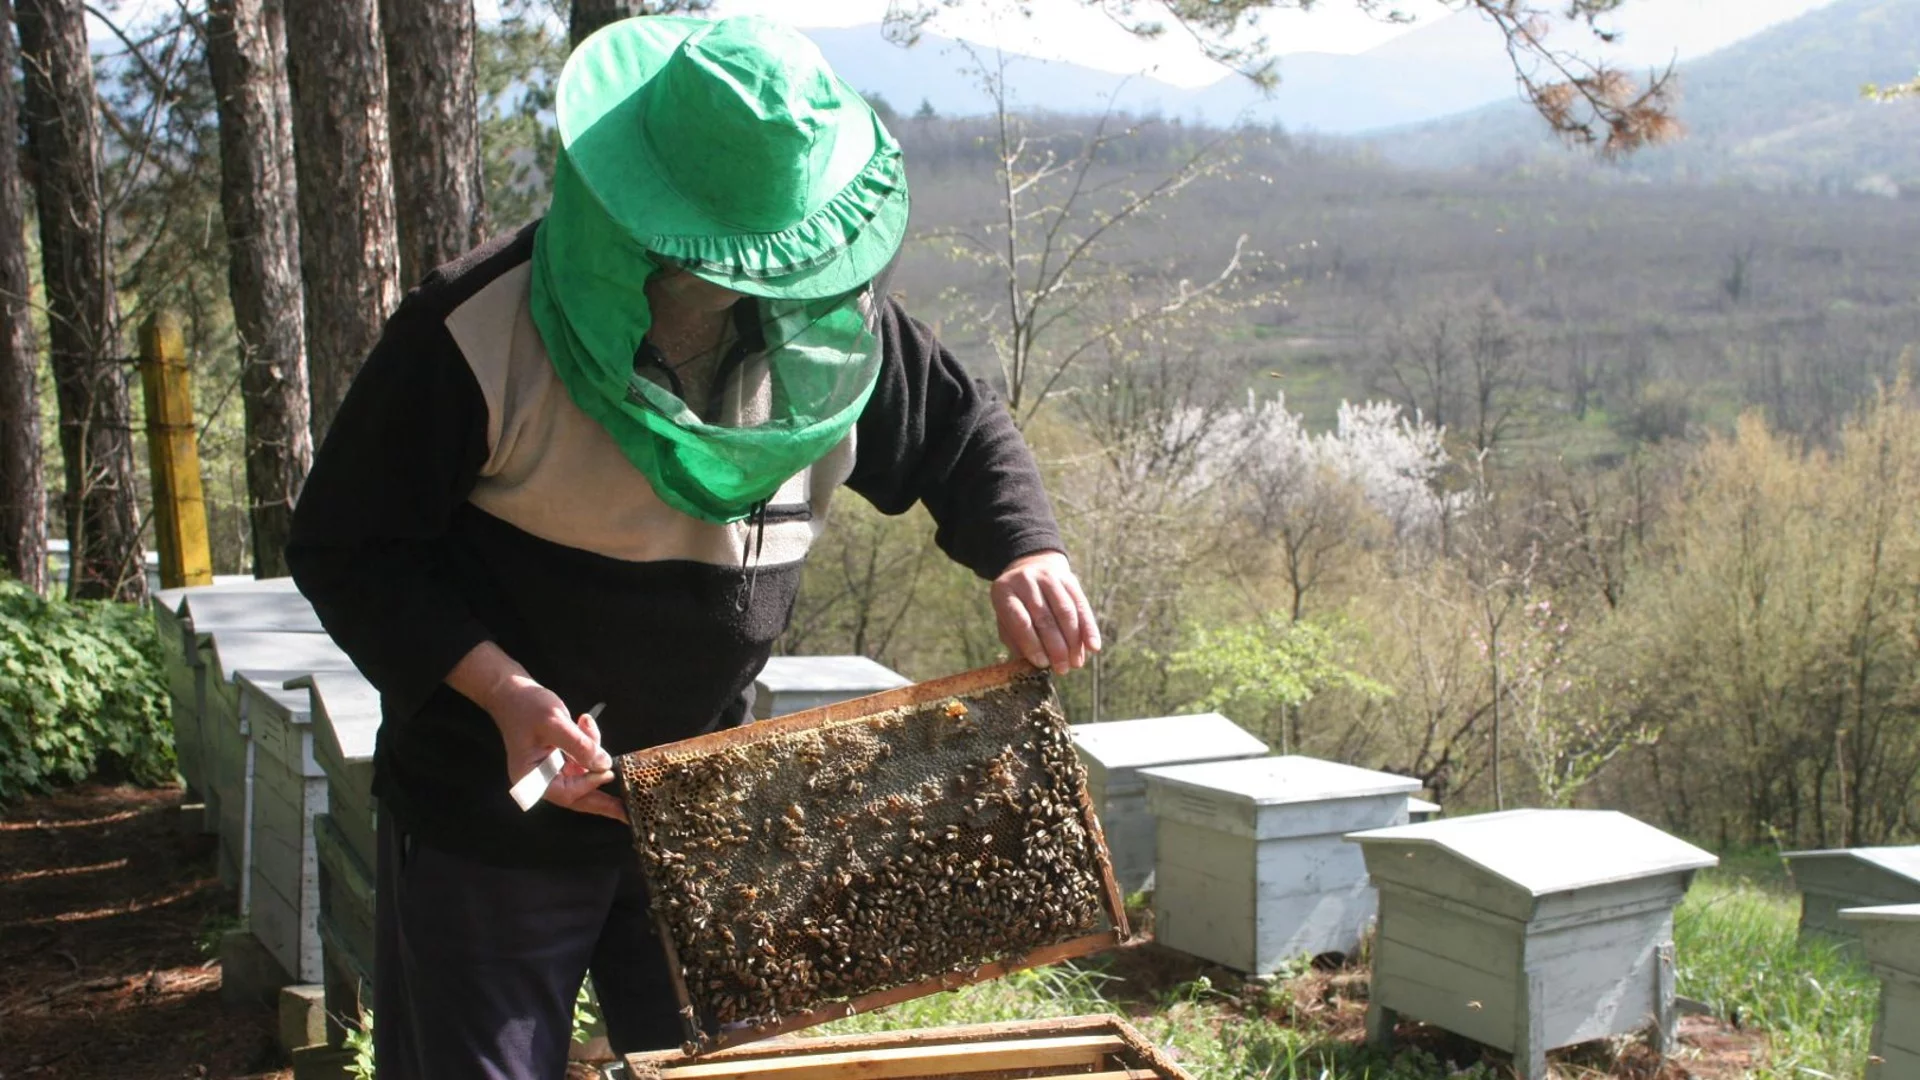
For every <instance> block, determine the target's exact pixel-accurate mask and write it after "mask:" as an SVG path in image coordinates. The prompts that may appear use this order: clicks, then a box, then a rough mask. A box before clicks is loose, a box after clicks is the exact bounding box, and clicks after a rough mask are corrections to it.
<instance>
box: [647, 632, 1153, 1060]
mask: <svg viewBox="0 0 1920 1080" xmlns="http://www.w3.org/2000/svg"><path fill="white" fill-rule="evenodd" d="M618 768H619V772H620V774H621V777H622V779H623V782H624V784H625V793H626V800H627V806H628V811H629V814H630V817H631V820H632V822H633V830H634V842H635V848H636V850H637V851H638V852H639V855H640V861H641V868H642V871H643V872H644V874H645V876H646V878H647V885H648V890H649V892H650V893H651V895H652V897H653V913H654V919H655V923H656V926H657V927H658V928H659V931H660V936H661V939H662V941H663V942H664V943H665V946H666V948H667V952H668V968H669V970H670V971H671V972H672V973H673V975H674V979H675V990H676V992H677V994H678V995H679V997H680V1003H681V1005H682V1012H681V1015H682V1016H683V1017H684V1018H685V1019H686V1023H687V1036H688V1043H689V1045H690V1046H692V1047H695V1048H700V1049H711V1048H717V1047H724V1046H727V1045H731V1044H733V1043H736V1042H744V1041H748V1040H751V1039H756V1038H766V1037H771V1036H773V1035H777V1034H781V1033H783V1032H786V1031H791V1030H795V1029H798V1028H802V1027H807V1026H811V1025H813V1024H818V1023H823V1022H825V1021H826V1020H829V1019H836V1018H839V1017H842V1016H847V1015H851V1014H853V1013H855V1012H864V1011H867V1010H868V1009H872V1008H878V1007H881V1006H884V1005H888V1004H892V1003H895V1002H898V1001H903V1000H907V999H909V998H913V997H919V996H922V995H925V994H929V993H934V992H937V991H939V990H943V989H952V988H954V987H957V986H961V985H965V984H966V983H969V982H975V981H979V980H981V979H987V978H993V977H997V976H998V975H1000V974H1003V973H1005V972H1006V971H1010V970H1014V969H1016V968H1020V967H1030V966H1036V965H1040V964H1047V963H1053V962H1055V961H1057V960H1062V959H1067V958H1070V957H1074V956H1080V955H1085V954H1087V953H1089V952H1093V951H1096V950H1098V949H1102V948H1106V947H1109V946H1111V945H1114V944H1116V943H1118V942H1120V941H1121V940H1123V939H1124V938H1125V936H1126V917H1125V914H1124V912H1123V911H1122V909H1121V903H1120V895H1119V890H1118V889H1117V888H1116V887H1115V885H1114V883H1113V877H1112V871H1111V868H1110V866H1109V865H1108V863H1107V860H1106V853H1105V850H1104V847H1103V845H1102V844H1101V843H1100V839H1099V826H1098V823H1097V822H1096V821H1095V819H1094V817H1093V813H1092V808H1091V806H1090V805H1089V803H1088V802H1087V798H1086V788H1085V777H1084V773H1083V772H1082V770H1081V768H1080V764H1079V759H1078V757H1077V755H1076V754H1075V752H1074V749H1073V742H1072V738H1071V735H1070V733H1069V732H1068V729H1067V725H1066V722H1065V720H1064V719H1063V718H1062V717H1061V716H1060V714H1059V712H1058V709H1057V707H1056V706H1055V704H1054V702H1053V693H1052V682H1051V680H1050V679H1049V678H1048V676H1047V675H1046V673H1045V672H1040V671H1035V670H1034V669H1033V668H1031V667H1029V666H1028V665H1026V664H1024V663H1014V664H1005V665H1001V666H999V667H996V668H987V669H983V670H981V671H975V672H969V673H966V674H964V675H957V676H954V677H952V678H948V679H941V680H937V681H935V682H931V683H926V684H922V685H918V686H910V687H905V688H902V689H900V690H895V691H890V692H888V693H885V694H880V695H877V696H874V697H869V698H863V699H860V700H857V701H850V702H843V703H840V704H838V705H830V706H826V707H824V708H820V709H814V710H811V711H808V712H802V713H796V714H793V715H791V716H787V717H783V718H780V719H777V720H768V721H764V722H762V723H758V724H752V725H748V726H746V727H742V728H737V729H733V730H730V731H722V732H717V733H715V734H712V735H708V736H703V737H701V738H698V739H691V740H687V741H685V742H681V743H673V744H669V745H667V746H663V747H657V748H654V749H650V750H644V751H640V752H637V753H634V754H628V755H623V756H622V757H621V758H620V760H619V763H618Z"/></svg>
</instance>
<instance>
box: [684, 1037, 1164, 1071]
mask: <svg viewBox="0 0 1920 1080" xmlns="http://www.w3.org/2000/svg"><path fill="white" fill-rule="evenodd" d="M1126 1049H1127V1044H1126V1042H1125V1041H1124V1040H1123V1039H1121V1038H1120V1037H1119V1036H1117V1035H1069V1036H1062V1037H1058V1038H1051V1039H1012V1040H1006V1041H1003V1042H984V1043H970V1044H967V1045H964V1046H901V1047H890V1048H881V1049H871V1050H858V1051H851V1052H845V1053H828V1054H814V1055H809V1056H805V1057H782V1058H770V1059H763V1060H758V1061H718V1062H697V1063H694V1064H690V1065H680V1066H675V1067H673V1068H669V1069H662V1070H661V1077H662V1080H748V1078H756V1077H764V1078H767V1080H854V1078H858V1080H904V1078H911V1077H924V1076H939V1075H945V1074H956V1073H981V1072H995V1071H999V1070H1006V1069H1041V1068H1064V1067H1070V1066H1083V1067H1084V1066H1093V1067H1095V1068H1096V1069H1097V1068H1098V1067H1099V1066H1100V1065H1102V1064H1104V1060H1105V1058H1106V1057H1107V1055H1109V1054H1116V1053H1121V1052H1123V1051H1125V1050H1126ZM1148 1075H1152V1074H1148Z"/></svg>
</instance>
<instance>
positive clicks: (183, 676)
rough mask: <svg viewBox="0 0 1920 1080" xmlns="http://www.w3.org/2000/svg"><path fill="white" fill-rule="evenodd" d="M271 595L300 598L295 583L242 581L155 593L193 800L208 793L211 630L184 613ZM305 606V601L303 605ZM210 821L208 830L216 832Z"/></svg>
mask: <svg viewBox="0 0 1920 1080" xmlns="http://www.w3.org/2000/svg"><path fill="white" fill-rule="evenodd" d="M239 593H255V594H258V593H267V594H279V595H282V596H292V597H295V598H296V599H297V598H298V597H299V594H298V593H297V592H294V591H293V579H291V578H261V579H258V580H256V579H252V578H243V579H239V580H225V581H222V582H220V583H219V584H216V585H199V586H194V587H192V588H185V589H162V590H159V591H156V592H154V593H153V594H152V596H151V597H150V599H149V604H150V607H151V610H152V612H153V623H154V632H155V635H156V636H157V637H158V638H159V640H160V662H161V666H162V667H163V668H164V669H165V671H166V679H167V694H168V696H169V697H170V698H171V699H172V702H173V728H174V738H173V743H174V756H175V759H176V760H177V761H178V763H179V769H180V777H181V779H182V780H184V781H185V782H186V785H187V793H188V797H189V801H192V800H197V799H200V798H202V797H204V795H205V794H206V790H205V789H206V768H205V765H204V762H203V759H204V757H205V745H204V744H205V736H204V734H203V733H202V731H201V727H200V717H201V715H202V714H203V713H204V712H205V711H206V686H205V678H204V674H205V671H206V664H205V658H204V656H203V655H202V651H201V647H202V646H204V645H205V644H206V640H207V634H208V633H209V632H210V630H196V629H195V628H194V626H193V622H192V617H191V615H190V614H189V613H188V612H187V611H186V610H185V608H186V605H187V602H188V600H189V599H192V600H194V601H196V604H195V608H196V610H198V607H199V603H198V601H200V600H201V599H202V598H206V597H211V596H213V595H215V594H219V595H223V596H224V595H232V594H239ZM299 602H300V603H302V604H304V603H305V600H300V601H299ZM232 629H249V630H251V629H271V628H270V627H237V626H236V627H232ZM211 824H212V823H211V820H210V821H209V826H210V827H211Z"/></svg>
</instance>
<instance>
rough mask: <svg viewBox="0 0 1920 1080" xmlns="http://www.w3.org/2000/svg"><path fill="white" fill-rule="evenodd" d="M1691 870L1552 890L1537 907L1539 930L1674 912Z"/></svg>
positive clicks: (1536, 927)
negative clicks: (1650, 913)
mask: <svg viewBox="0 0 1920 1080" xmlns="http://www.w3.org/2000/svg"><path fill="white" fill-rule="evenodd" d="M1691 876H1692V871H1684V872H1681V873H1675V874H1660V875H1655V876H1649V877H1644V878H1636V879H1634V880H1631V881H1619V882H1612V883H1610V884H1606V885H1597V886H1593V887H1591V888H1584V889H1570V890H1568V891H1566V892H1559V893H1549V894H1547V895H1545V896H1542V897H1540V898H1539V900H1538V902H1537V903H1536V905H1535V907H1534V914H1533V919H1532V920H1531V921H1532V924H1533V929H1534V930H1536V931H1540V930H1548V929H1558V928H1560V927H1562V926H1577V925H1579V924H1581V923H1589V922H1608V921H1611V920H1614V919H1621V918H1626V917H1629V916H1632V915H1636V914H1639V913H1641V912H1648V911H1671V910H1672V909H1673V908H1674V907H1676V906H1677V905H1678V904H1679V903H1680V900H1681V898H1682V897H1684V896H1686V894H1687V885H1688V881H1689V879H1690V878H1691Z"/></svg>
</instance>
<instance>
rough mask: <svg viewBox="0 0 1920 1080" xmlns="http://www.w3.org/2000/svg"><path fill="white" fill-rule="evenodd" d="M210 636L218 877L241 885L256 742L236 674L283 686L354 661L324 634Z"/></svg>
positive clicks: (208, 724)
mask: <svg viewBox="0 0 1920 1080" xmlns="http://www.w3.org/2000/svg"><path fill="white" fill-rule="evenodd" d="M208 637H209V639H210V640H209V642H208V644H207V645H206V646H205V648H204V653H205V656H206V665H207V671H206V687H207V695H206V712H205V713H204V714H203V717H202V733H203V735H204V740H203V745H205V747H206V750H207V793H206V799H207V810H208V813H209V814H210V815H211V816H212V818H213V820H214V821H215V823H216V824H217V826H218V829H219V833H220V859H219V869H220V880H221V882H223V883H224V884H227V885H230V886H232V887H233V888H235V889H242V883H243V882H244V881H245V880H246V878H247V875H248V874H249V873H250V872H251V869H250V867H249V865H248V862H247V858H246V855H247V850H246V843H247V836H248V830H249V825H250V823H251V821H252V815H253V799H252V791H253V777H254V755H255V747H254V745H253V739H252V731H251V728H250V726H249V723H248V717H247V715H246V714H245V712H244V711H243V710H242V709H241V707H240V687H239V683H238V679H239V677H240V676H241V675H242V674H245V675H249V676H251V677H252V678H253V680H254V681H255V682H257V683H260V684H263V685H269V686H280V685H284V684H285V682H286V680H288V679H292V678H296V677H298V676H301V675H305V674H307V673H309V672H313V671H352V670H353V662H352V661H351V660H348V659H347V654H346V653H344V652H341V651H340V647H339V646H337V645H335V644H334V643H333V641H332V640H331V639H329V638H328V637H327V636H326V635H325V634H286V633H276V632H272V631H264V630H230V631H220V632H217V633H214V634H210V635H208ZM242 891H243V893H244V889H243V890H242ZM243 898H244V896H243ZM241 913H242V914H245V910H244V908H243V909H242V912H241Z"/></svg>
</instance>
